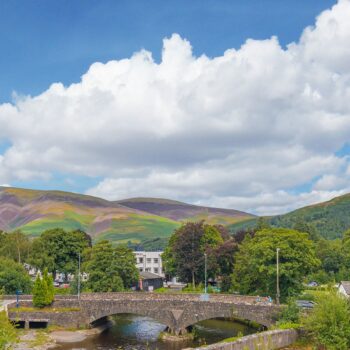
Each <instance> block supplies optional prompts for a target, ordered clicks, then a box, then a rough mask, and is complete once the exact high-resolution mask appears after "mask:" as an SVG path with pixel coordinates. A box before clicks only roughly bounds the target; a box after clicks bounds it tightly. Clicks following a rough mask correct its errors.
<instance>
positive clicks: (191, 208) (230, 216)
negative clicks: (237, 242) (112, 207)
mask: <svg viewBox="0 0 350 350" xmlns="http://www.w3.org/2000/svg"><path fill="white" fill-rule="evenodd" d="M117 203H118V204H121V205H123V206H125V207H128V208H132V209H137V210H141V211H144V212H147V213H150V214H154V215H159V216H162V217H165V218H168V219H171V220H175V221H178V222H184V221H200V220H205V221H206V222H208V223H210V224H221V225H225V226H226V225H230V224H233V223H236V222H241V221H245V220H249V219H251V218H254V217H255V216H254V215H251V214H247V213H244V212H242V211H238V210H234V209H220V208H209V207H203V206H198V205H192V204H186V203H182V202H177V201H173V200H168V199H160V198H131V199H124V200H121V201H118V202H117Z"/></svg>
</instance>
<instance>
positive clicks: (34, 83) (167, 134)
mask: <svg viewBox="0 0 350 350" xmlns="http://www.w3.org/2000/svg"><path fill="white" fill-rule="evenodd" d="M349 18H350V0H339V1H338V2H337V1H328V0H323V1H319V0H308V1H302V0H300V1H299V0H298V1H289V0H286V1H277V0H274V1H272V0H260V1H258V0H245V1H233V0H192V1H188V0H186V1H185V0H177V1H171V0H170V1H164V0H157V1H156V0H147V1H146V0H137V1H136V0H125V1H124V0H119V1H114V0H113V1H112V0H104V1H97V0H96V1H92V0H81V1H79V0H77V1H68V0H67V1H64V0H62V1H60V2H57V1H50V0H49V1H24V0H22V1H17V0H11V1H10V0H5V1H2V2H0V50H1V51H0V185H10V186H16V187H24V188H33V189H60V190H67V191H73V192H79V193H86V194H90V195H95V196H99V197H103V198H106V199H111V200H117V199H122V198H128V197H139V196H147V197H165V198H171V199H176V200H181V201H185V202H189V203H193V204H201V205H208V206H216V207H226V208H234V209H240V210H244V211H248V212H252V213H255V214H260V215H271V214H280V213H284V212H287V211H290V210H293V209H295V208H298V207H301V206H304V205H308V204H312V203H316V202H320V201H324V200H328V199H330V198H333V197H335V196H338V195H341V194H344V193H347V192H350V161H349V155H350V102H349V101H350V21H349Z"/></svg>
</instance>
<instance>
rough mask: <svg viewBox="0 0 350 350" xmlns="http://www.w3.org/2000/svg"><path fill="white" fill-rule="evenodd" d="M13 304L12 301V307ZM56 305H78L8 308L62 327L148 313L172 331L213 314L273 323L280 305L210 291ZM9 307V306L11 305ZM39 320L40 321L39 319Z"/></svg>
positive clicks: (26, 301)
mask: <svg viewBox="0 0 350 350" xmlns="http://www.w3.org/2000/svg"><path fill="white" fill-rule="evenodd" d="M31 305H32V302H31V297H30V296H28V297H22V300H21V302H20V306H31ZM14 306H15V303H13V305H12V307H14ZM53 306H54V307H57V308H60V307H62V308H63V307H64V308H79V311H71V312H57V313H53V312H16V311H11V310H10V312H9V317H10V319H12V320H14V321H16V320H17V321H25V322H29V321H32V322H33V321H36V320H38V322H39V320H47V322H48V324H55V325H59V326H63V327H81V326H85V327H88V326H90V325H91V324H93V323H94V322H96V321H98V320H100V319H102V318H105V317H108V316H111V315H115V314H121V313H132V314H137V315H142V316H149V317H151V318H153V319H155V320H157V321H159V322H160V323H162V324H164V325H165V326H167V328H168V330H169V331H170V332H171V333H173V334H176V335H179V334H183V333H186V329H187V328H188V327H189V326H191V325H194V324H196V323H197V322H199V321H203V320H206V319H210V318H216V317H233V318H238V319H244V320H249V321H254V322H256V323H259V324H261V325H263V326H266V327H269V326H271V325H273V324H274V322H275V319H276V317H277V315H278V313H279V312H280V310H281V309H280V307H279V306H276V305H273V304H269V303H265V302H259V301H257V300H256V298H255V297H246V296H234V295H222V294H220V295H210V298H209V300H208V301H206V300H202V298H201V296H200V295H198V294H157V293H142V292H141V293H91V294H82V296H81V299H80V300H78V299H77V298H76V297H75V296H74V297H72V298H71V297H70V296H65V297H62V296H61V297H60V298H57V299H56V301H55V302H54V304H53ZM12 310H13V308H12ZM40 322H41V321H40Z"/></svg>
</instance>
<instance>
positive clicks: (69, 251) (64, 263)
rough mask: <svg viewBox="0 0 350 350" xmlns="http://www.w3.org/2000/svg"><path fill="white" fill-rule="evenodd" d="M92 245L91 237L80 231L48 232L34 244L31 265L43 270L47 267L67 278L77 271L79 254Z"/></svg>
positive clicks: (54, 230) (60, 230) (61, 230)
mask: <svg viewBox="0 0 350 350" xmlns="http://www.w3.org/2000/svg"><path fill="white" fill-rule="evenodd" d="M90 244H91V239H89V236H88V235H87V234H86V233H85V232H83V231H80V230H77V231H70V232H66V231H65V230H63V229H59V228H56V229H52V230H47V231H45V232H43V233H42V234H41V236H40V237H39V238H37V239H35V240H34V242H33V253H32V259H31V263H32V265H33V266H35V267H37V268H39V269H41V270H43V269H44V268H45V267H46V268H47V269H48V271H49V272H52V273H53V274H54V275H55V274H56V272H57V271H58V272H61V273H64V274H65V275H66V277H67V275H68V274H69V273H73V272H74V271H75V270H76V268H77V264H78V256H79V254H82V252H83V250H84V249H85V248H87V247H89V246H90Z"/></svg>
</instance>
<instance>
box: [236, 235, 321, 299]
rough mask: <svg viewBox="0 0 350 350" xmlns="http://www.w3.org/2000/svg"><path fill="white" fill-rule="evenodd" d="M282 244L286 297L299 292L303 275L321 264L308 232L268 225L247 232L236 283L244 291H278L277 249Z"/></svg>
mask: <svg viewBox="0 0 350 350" xmlns="http://www.w3.org/2000/svg"><path fill="white" fill-rule="evenodd" d="M277 248H280V291H281V297H282V299H286V298H287V297H288V296H293V295H297V294H299V293H300V291H301V290H302V288H303V284H302V282H303V278H304V276H305V275H306V274H308V273H310V272H312V271H314V270H315V269H316V268H317V267H318V266H319V264H320V262H319V260H318V259H317V258H316V256H315V251H314V247H313V244H312V242H311V241H310V240H309V239H308V237H307V234H305V233H300V232H297V231H294V230H289V229H276V228H271V229H265V230H262V231H260V232H257V233H256V234H255V236H254V237H253V238H251V237H249V236H247V237H246V239H245V240H244V241H243V243H242V244H241V245H240V247H239V251H238V252H237V253H236V258H235V261H236V264H235V270H234V274H233V285H234V286H235V288H237V289H238V290H239V291H240V292H241V293H243V294H262V295H275V294H276V249H277Z"/></svg>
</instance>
